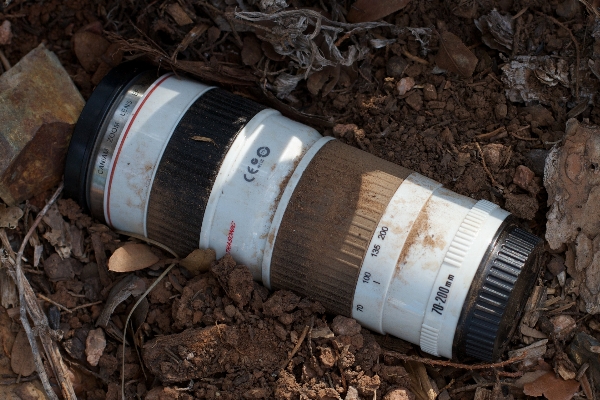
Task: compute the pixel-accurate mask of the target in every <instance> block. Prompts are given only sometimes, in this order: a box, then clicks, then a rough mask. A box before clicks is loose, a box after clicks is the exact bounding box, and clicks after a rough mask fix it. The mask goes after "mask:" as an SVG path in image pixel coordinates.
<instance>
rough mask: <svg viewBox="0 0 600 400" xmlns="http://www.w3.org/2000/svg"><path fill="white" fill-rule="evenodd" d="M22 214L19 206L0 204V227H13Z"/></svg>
mask: <svg viewBox="0 0 600 400" xmlns="http://www.w3.org/2000/svg"><path fill="white" fill-rule="evenodd" d="M22 216H23V210H21V209H20V208H19V207H6V206H5V205H4V204H0V228H8V229H15V228H16V227H17V223H18V222H19V220H20V219H21V217H22Z"/></svg>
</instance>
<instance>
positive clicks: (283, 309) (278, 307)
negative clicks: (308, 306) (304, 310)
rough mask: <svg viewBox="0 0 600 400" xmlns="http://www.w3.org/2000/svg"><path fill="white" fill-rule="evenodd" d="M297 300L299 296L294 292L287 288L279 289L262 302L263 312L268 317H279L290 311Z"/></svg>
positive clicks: (296, 303)
mask: <svg viewBox="0 0 600 400" xmlns="http://www.w3.org/2000/svg"><path fill="white" fill-rule="evenodd" d="M299 302H300V297H298V296H297V295H296V294H294V293H292V292H290V291H288V290H279V291H277V292H275V293H274V294H273V295H272V296H271V297H270V298H269V299H268V300H267V301H265V302H264V304H263V313H264V314H265V315H266V316H269V317H279V316H281V315H283V313H287V312H290V311H292V310H293V309H294V308H296V306H297V305H298V303H299Z"/></svg>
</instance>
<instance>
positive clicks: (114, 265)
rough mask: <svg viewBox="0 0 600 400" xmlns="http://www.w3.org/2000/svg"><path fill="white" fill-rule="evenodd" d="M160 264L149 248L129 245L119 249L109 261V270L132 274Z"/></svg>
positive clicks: (133, 244)
mask: <svg viewBox="0 0 600 400" xmlns="http://www.w3.org/2000/svg"><path fill="white" fill-rule="evenodd" d="M156 262H158V257H157V256H156V254H154V253H153V252H152V250H151V249H150V247H149V246H147V245H145V244H142V243H127V244H125V245H124V246H122V247H119V248H118V249H117V250H115V252H114V253H113V254H112V256H110V258H109V259H108V269H109V270H111V271H114V272H132V271H137V270H140V269H144V268H147V267H149V266H151V265H152V264H155V263H156Z"/></svg>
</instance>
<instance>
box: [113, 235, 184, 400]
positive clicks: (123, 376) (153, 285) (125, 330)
mask: <svg viewBox="0 0 600 400" xmlns="http://www.w3.org/2000/svg"><path fill="white" fill-rule="evenodd" d="M161 247H163V248H165V249H167V251H169V252H170V253H171V254H173V255H175V256H176V257H177V255H176V254H175V253H174V252H173V251H172V250H171V249H169V248H168V247H167V246H165V245H161ZM175 265H177V263H173V264H171V265H169V267H168V268H167V269H165V270H164V272H163V273H162V274H160V276H159V277H158V278H156V280H155V281H154V282H152V285H150V287H149V288H148V289H146V291H145V292H144V293H143V294H142V295H141V296H140V298H139V299H137V301H136V302H135V304H134V305H133V307H131V311H129V315H127V319H126V320H125V329H123V343H122V344H123V353H122V354H121V360H122V361H121V398H123V399H125V344H126V343H127V341H126V340H125V335H126V333H127V325H129V319H130V318H131V316H132V315H133V312H134V311H135V309H136V308H137V306H138V305H140V303H141V302H142V300H144V299H145V298H146V296H148V293H150V292H151V291H152V289H154V288H155V287H156V285H158V283H159V282H160V281H162V280H163V278H164V277H165V276H167V274H168V273H169V272H171V270H172V269H173V267H174V266H175Z"/></svg>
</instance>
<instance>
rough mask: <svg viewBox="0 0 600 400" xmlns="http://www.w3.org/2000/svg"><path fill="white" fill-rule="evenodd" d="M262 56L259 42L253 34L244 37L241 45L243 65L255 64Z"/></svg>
mask: <svg viewBox="0 0 600 400" xmlns="http://www.w3.org/2000/svg"><path fill="white" fill-rule="evenodd" d="M262 56H263V52H262V48H261V43H260V41H259V40H258V39H257V38H256V37H254V36H253V35H246V36H245V37H244V46H243V47H242V62H243V63H244V64H245V65H255V64H257V63H258V62H259V61H260V59H261V58H262Z"/></svg>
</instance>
